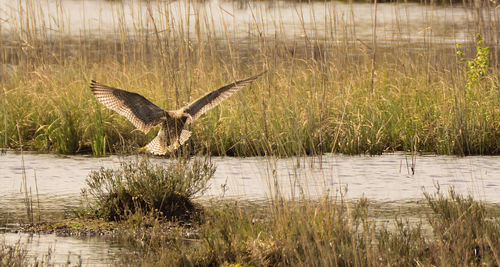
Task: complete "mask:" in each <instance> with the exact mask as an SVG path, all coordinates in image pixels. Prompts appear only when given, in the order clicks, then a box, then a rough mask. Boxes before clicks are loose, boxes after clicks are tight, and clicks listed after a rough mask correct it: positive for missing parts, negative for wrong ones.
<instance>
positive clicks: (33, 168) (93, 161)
mask: <svg viewBox="0 0 500 267" xmlns="http://www.w3.org/2000/svg"><path fill="white" fill-rule="evenodd" d="M136 159H137V157H136V156H127V157H119V156H110V157H104V158H94V157H89V156H57V155H52V154H26V153H25V154H24V155H21V154H20V153H13V152H8V153H7V154H5V155H2V156H0V162H1V163H0V183H1V184H2V185H3V186H2V187H0V207H3V208H0V210H3V212H5V209H8V211H10V212H13V213H15V212H16V211H22V212H24V203H23V199H24V197H25V194H24V189H23V188H24V186H23V182H22V181H23V175H25V177H26V181H27V183H26V185H27V186H26V188H27V190H28V192H31V196H32V199H33V200H34V202H35V207H34V209H35V210H37V209H38V201H37V200H38V199H39V200H40V209H41V210H42V211H50V210H53V211H58V210H59V211H63V210H64V209H65V208H67V207H75V206H78V205H79V204H80V201H81V200H80V198H79V196H80V193H81V190H82V189H83V188H84V187H85V178H86V177H87V176H88V175H89V173H90V172H91V171H92V170H98V169H99V168H100V167H106V168H118V167H119V166H120V163H121V162H123V161H130V160H136ZM151 160H152V162H154V163H156V164H162V163H165V162H168V161H169V159H161V158H152V159H151ZM212 162H214V163H215V165H216V167H217V171H216V172H215V175H214V177H213V179H212V180H211V181H210V189H209V190H208V191H207V192H206V193H205V195H203V196H201V198H214V197H224V198H238V199H245V200H255V201H262V200H266V199H268V198H269V197H271V196H275V195H276V194H279V195H280V196H283V197H285V198H288V199H293V198H297V197H300V196H301V195H303V196H305V197H309V198H317V197H321V196H324V195H325V194H327V193H329V194H330V195H332V194H337V193H340V192H343V191H345V190H347V193H346V195H345V196H346V197H347V198H354V199H355V198H360V197H362V196H365V197H367V198H369V199H373V200H377V201H399V200H402V201H406V200H411V199H418V198H421V197H422V192H423V191H427V192H433V191H435V186H436V185H437V184H439V185H440V187H441V188H442V189H443V190H447V189H446V188H447V187H450V186H453V187H454V188H455V189H456V190H457V191H458V192H460V193H462V194H472V195H473V196H474V197H475V198H476V199H478V200H483V201H487V202H492V203H500V194H498V192H497V190H498V189H499V188H500V157H498V156H474V157H453V156H417V157H415V158H414V161H413V162H414V163H412V158H411V156H410V155H405V154H387V155H382V156H343V155H333V154H327V155H324V156H322V157H308V158H287V159H275V158H258V157H250V158H232V157H214V158H212ZM412 164H413V165H414V170H415V173H414V174H412V170H411V167H412ZM36 192H38V194H37V193H36ZM5 207H7V208H5Z"/></svg>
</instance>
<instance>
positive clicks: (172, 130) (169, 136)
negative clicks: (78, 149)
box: [90, 71, 266, 155]
mask: <svg viewBox="0 0 500 267" xmlns="http://www.w3.org/2000/svg"><path fill="white" fill-rule="evenodd" d="M264 73H266V71H264V72H262V73H259V74H257V75H255V76H252V77H249V78H246V79H243V80H239V81H235V82H233V83H230V84H227V85H225V86H223V87H221V88H219V89H216V90H213V91H211V92H209V93H207V94H205V95H204V96H202V97H200V98H198V99H197V100H195V101H193V102H191V103H189V104H187V105H185V106H184V107H181V108H180V109H177V110H169V111H165V110H163V109H161V108H160V107H158V106H156V105H155V104H153V103H152V102H150V101H149V100H148V99H146V98H145V97H144V96H142V95H140V94H137V93H134V92H129V91H125V90H122V89H118V88H113V87H110V86H107V85H104V84H101V83H99V82H97V81H95V80H91V83H90V89H91V91H92V93H93V95H94V97H95V98H96V100H97V101H98V102H99V103H101V104H102V105H104V106H105V107H106V108H108V109H111V110H113V111H115V112H116V113H118V114H120V115H122V116H124V117H125V118H127V119H128V120H129V121H130V122H131V123H132V124H133V125H134V126H135V127H136V128H137V129H139V130H140V131H142V132H143V133H145V134H147V133H148V132H149V131H150V130H151V128H153V127H155V126H157V125H161V126H160V129H159V131H158V134H157V135H156V137H155V138H154V139H153V140H152V141H151V142H149V143H148V144H147V145H146V146H145V147H143V148H142V149H143V150H147V151H149V152H150V153H151V154H153V155H165V154H167V153H168V152H172V151H175V150H176V149H178V148H179V147H180V146H182V145H183V144H184V143H185V142H186V141H187V140H188V139H189V138H190V137H191V132H190V131H189V130H187V129H186V126H187V125H189V124H191V123H193V122H194V121H195V120H196V119H198V118H199V117H200V116H201V115H203V114H204V113H205V112H207V111H209V110H210V109H212V108H214V107H216V106H217V105H219V104H220V103H221V102H222V101H224V100H225V99H227V98H229V97H230V96H232V95H233V94H234V93H236V92H238V91H239V90H241V89H242V88H243V87H245V86H247V85H249V84H251V83H252V82H253V81H254V80H255V79H257V78H258V77H260V76H262V75H263V74H264Z"/></svg>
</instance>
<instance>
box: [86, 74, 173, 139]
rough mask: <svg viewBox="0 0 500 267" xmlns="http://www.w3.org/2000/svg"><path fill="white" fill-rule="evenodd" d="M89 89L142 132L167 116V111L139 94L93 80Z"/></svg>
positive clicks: (145, 131) (101, 101)
mask: <svg viewBox="0 0 500 267" xmlns="http://www.w3.org/2000/svg"><path fill="white" fill-rule="evenodd" d="M90 89H91V90H92V93H93V94H94V96H95V98H96V99H97V101H99V102H100V103H101V104H103V105H104V106H105V107H107V108H109V109H111V110H113V111H116V112H117V113H118V114H120V115H122V116H124V117H125V118H127V119H128V120H129V121H130V122H132V124H134V126H135V127H136V128H137V129H139V130H141V131H143V132H144V133H147V132H148V131H149V130H150V129H151V127H153V126H155V125H156V124H158V123H160V122H161V118H162V117H165V116H168V114H167V112H165V111H164V110H163V109H161V108H159V107H158V106H156V105H155V104H153V103H151V102H149V100H147V99H146V98H144V97H143V96H141V95H139V94H136V93H131V92H127V91H124V90H121V89H117V88H112V87H109V86H106V85H103V84H100V83H98V82H96V81H94V80H92V82H91V83H90Z"/></svg>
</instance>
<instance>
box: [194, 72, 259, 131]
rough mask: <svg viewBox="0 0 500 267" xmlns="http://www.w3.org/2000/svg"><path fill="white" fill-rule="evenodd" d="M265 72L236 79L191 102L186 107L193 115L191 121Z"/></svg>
mask: <svg viewBox="0 0 500 267" xmlns="http://www.w3.org/2000/svg"><path fill="white" fill-rule="evenodd" d="M264 73H266V72H265V71H264V72H262V73H260V74H257V75H255V76H253V77H250V78H247V79H244V80H240V81H236V82H234V83H231V84H228V85H226V86H223V87H221V88H219V89H217V90H214V91H212V92H210V93H208V94H206V95H204V96H202V97H200V98H198V99H197V100H195V101H194V102H192V103H191V104H189V105H188V106H187V107H186V109H185V112H187V113H188V114H189V115H191V122H192V121H194V120H196V119H197V118H198V117H200V116H201V115H203V113H205V112H207V111H209V110H210V109H212V108H214V107H215V106H217V105H218V104H219V103H220V102H222V101H224V100H225V99H227V98H228V97H230V96H231V95H233V94H234V93H236V92H238V91H239V90H240V89H241V88H243V87H245V86H247V85H249V84H250V83H252V82H253V81H254V80H255V79H257V78H258V77H260V76H261V75H262V74H264Z"/></svg>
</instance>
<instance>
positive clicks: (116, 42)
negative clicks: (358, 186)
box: [0, 1, 500, 266]
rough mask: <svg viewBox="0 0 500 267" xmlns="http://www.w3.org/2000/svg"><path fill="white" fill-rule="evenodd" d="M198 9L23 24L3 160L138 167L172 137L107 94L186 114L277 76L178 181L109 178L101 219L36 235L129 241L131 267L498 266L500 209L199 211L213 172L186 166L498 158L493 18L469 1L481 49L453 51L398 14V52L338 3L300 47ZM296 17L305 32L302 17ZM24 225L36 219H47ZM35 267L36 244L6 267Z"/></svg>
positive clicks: (437, 202)
mask: <svg viewBox="0 0 500 267" xmlns="http://www.w3.org/2000/svg"><path fill="white" fill-rule="evenodd" d="M185 2H186V5H187V9H186V10H184V11H186V12H185V13H176V12H177V11H175V10H173V9H171V6H173V5H169V4H168V3H164V2H160V1H158V2H156V1H152V2H149V1H148V2H147V3H142V2H141V3H142V4H140V5H139V6H140V8H139V10H138V12H136V13H135V12H130V13H128V11H129V10H128V9H126V7H125V5H121V6H118V7H117V8H116V9H113V11H112V12H113V13H112V14H113V15H114V16H116V17H115V20H113V21H114V23H113V24H112V26H111V27H110V28H105V27H104V26H103V29H99V28H98V30H96V29H95V28H93V29H92V30H85V29H84V30H80V31H78V32H77V33H76V34H75V32H71V31H70V28H71V26H72V25H68V24H67V22H66V17H67V14H66V13H65V12H66V11H65V10H64V9H63V8H59V9H58V8H56V9H55V11H54V13H52V14H50V16H49V17H47V16H46V13H45V9H44V8H45V6H44V4H43V3H42V2H39V1H19V2H18V4H19V5H20V8H18V9H17V10H15V11H14V12H11V13H10V14H9V15H10V17H8V19H5V20H0V63H1V65H0V71H1V75H0V90H1V92H0V93H1V98H2V101H1V102H0V105H1V112H0V124H1V125H2V126H0V136H1V138H0V145H1V147H2V148H6V149H13V150H17V151H24V150H33V151H40V152H52V153H60V154H75V153H87V154H93V155H96V156H104V155H106V154H110V153H116V154H133V153H137V152H136V151H137V150H138V148H139V147H142V146H144V145H145V144H146V143H147V142H148V141H149V140H151V138H152V137H153V136H154V135H155V134H156V133H154V131H152V132H150V133H149V134H147V135H144V134H142V133H140V132H138V131H134V127H133V125H132V124H131V123H129V122H128V121H127V120H126V119H124V118H122V117H120V116H119V115H117V114H116V113H113V112H110V111H108V110H106V109H105V108H104V107H102V106H100V105H99V104H98V103H97V102H96V101H95V100H94V98H93V97H92V95H91V92H90V90H89V82H90V80H91V79H95V80H97V81H99V82H102V83H104V84H108V85H110V86H114V87H118V88H122V89H126V90H130V91H134V92H137V93H140V94H141V95H144V96H145V97H146V98H148V99H151V100H153V101H152V102H154V103H155V104H157V105H158V106H160V107H162V108H164V109H175V108H178V107H180V106H182V105H184V104H186V103H188V102H190V101H191V100H193V99H196V98H197V97H198V96H201V95H203V94H204V93H206V92H208V91H210V90H212V89H215V88H217V87H219V86H222V85H224V84H227V83H228V82H231V81H234V80H237V79H239V78H243V77H248V76H251V75H253V74H256V73H259V72H261V71H262V70H268V72H267V73H266V74H265V76H264V77H263V78H262V79H259V80H257V81H255V83H254V84H252V85H251V86H249V87H248V88H245V89H244V90H242V91H241V92H240V93H239V94H238V95H237V96H235V97H233V98H232V99H231V100H228V101H226V102H224V103H223V104H222V105H220V106H218V107H217V108H215V109H214V110H212V111H210V112H208V113H207V114H205V115H204V116H203V117H202V118H200V120H199V121H197V123H195V124H193V125H192V129H190V130H192V132H193V135H192V137H191V139H190V141H188V143H187V144H186V146H184V147H183V148H182V149H180V150H179V151H177V152H176V153H175V155H171V157H172V162H170V163H169V164H165V165H154V164H152V163H151V162H149V161H148V159H147V158H144V159H143V160H140V161H135V162H128V163H124V164H122V165H121V167H120V168H119V169H105V168H102V169H100V170H99V171H94V172H92V173H90V174H89V176H88V177H87V187H86V188H85V191H84V193H82V199H84V200H85V205H83V206H82V207H81V208H80V209H78V210H75V211H74V214H73V216H72V217H69V218H67V219H65V220H63V221H58V222H43V223H38V224H34V223H33V215H31V220H30V221H31V224H30V225H27V226H26V227H24V228H23V229H21V230H22V231H27V232H43V233H47V232H55V233H59V234H69V235H72V234H82V235H83V234H90V235H101V234H102V235H110V236H114V237H116V238H118V239H119V240H120V242H122V243H123V244H126V245H127V247H129V248H131V249H132V250H133V251H134V254H133V255H131V254H126V253H124V255H120V260H121V261H122V263H123V264H132V265H145V266H157V265H172V264H175V265H186V266H194V265H195V266H207V265H211V266H219V265H223V266H229V265H231V266H240V265H245V266H246V265H249V266H250V265H259V266H262V265H277V266H288V265H326V266H334V265H340V266H346V265H349V266H368V265H373V266H379V265H384V266H387V265H388V266H414V265H425V266H430V265H433V266H434V265H440V266H448V265H453V266H455V265H476V266H477V265H487V266H495V265H500V241H499V240H500V228H499V223H498V222H499V219H500V215H499V212H498V206H497V205H495V204H488V203H483V202H481V201H476V200H473V199H472V198H471V197H465V196H462V195H460V194H457V193H455V192H454V191H453V190H450V191H449V192H442V191H441V190H439V189H438V190H437V192H436V193H435V194H425V195H424V198H423V200H422V201H421V202H422V203H418V204H417V205H416V206H414V207H412V208H411V209H412V210H411V212H412V213H411V214H412V216H417V217H418V220H416V221H410V220H409V219H407V218H406V217H405V216H404V215H402V212H401V211H391V212H390V214H389V215H387V214H384V215H382V214H380V213H379V211H378V209H374V208H373V206H377V205H378V204H377V203H373V202H370V201H369V200H368V199H365V198H361V199H359V200H354V201H350V200H349V201H348V200H347V199H346V198H345V197H344V195H343V193H342V192H341V191H338V192H337V194H334V195H332V194H331V193H330V194H326V195H325V196H323V197H322V198H321V199H319V200H311V199H307V198H304V197H301V198H298V199H295V200H285V199H283V198H281V197H280V196H279V195H276V196H274V195H273V196H272V197H270V198H269V199H268V200H267V201H266V202H264V203H259V204H258V205H256V204H255V203H252V202H250V201H244V200H242V201H233V200H226V199H224V198H222V197H221V198H220V199H217V198H215V199H213V200H211V201H206V202H201V201H197V200H195V199H193V198H194V197H195V196H197V195H198V194H201V193H202V192H203V191H204V190H205V189H206V183H207V181H208V180H209V179H210V177H211V176H212V175H213V173H214V172H215V166H214V165H212V164H211V163H210V161H209V160H206V161H200V160H197V159H191V160H186V159H185V158H186V157H188V156H189V155H206V156H216V155H223V156H224V155H231V156H271V157H287V156H305V155H321V154H323V153H330V152H332V153H345V154H363V153H367V154H381V153H384V152H393V151H411V152H430V153H437V154H449V155H461V156H462V155H477V154H480V155H497V154H499V153H500V120H499V117H500V72H499V70H498V67H499V66H500V62H499V60H500V57H499V54H498V52H499V50H498V43H499V39H498V38H499V36H498V32H497V29H499V28H500V25H499V19H498V10H497V9H496V8H495V7H494V6H490V4H488V5H486V4H485V5H472V4H470V3H468V2H463V5H465V6H467V7H466V9H467V10H466V11H464V12H465V14H467V15H470V16H469V17H467V18H468V21H467V27H469V28H470V29H469V34H468V35H465V36H464V37H462V38H461V39H460V42H457V43H453V44H450V43H449V42H444V41H443V42H441V41H440V40H442V39H440V38H437V37H435V36H434V35H433V34H432V31H431V30H429V29H428V28H425V29H424V30H423V32H425V33H424V38H423V39H421V40H413V39H411V38H410V36H408V35H406V32H411V31H412V27H413V25H410V24H405V23H403V22H402V21H404V19H405V15H404V14H399V13H398V14H395V15H394V16H395V20H394V22H393V23H394V25H392V26H394V28H397V29H398V31H396V32H393V33H392V34H393V37H392V39H391V40H390V42H388V41H380V40H378V39H377V34H380V28H381V27H382V26H380V25H379V26H377V19H376V16H374V17H373V16H372V19H373V22H374V24H373V34H372V36H371V40H367V39H359V38H358V36H357V35H356V31H357V30H359V28H357V25H356V21H355V20H354V19H353V18H351V19H352V20H351V19H349V17H348V15H346V14H348V13H342V12H337V11H336V10H335V8H334V6H330V2H329V3H326V2H325V3H324V5H325V9H327V8H332V12H331V13H328V12H327V15H326V16H324V17H323V18H324V21H321V23H320V21H315V20H314V21H315V23H314V24H306V23H305V22H304V21H300V22H299V23H298V24H299V25H298V26H299V31H298V32H299V33H298V34H295V35H294V37H293V38H290V35H289V32H287V30H286V29H287V27H288V25H286V24H283V23H281V20H280V19H279V18H273V19H274V20H272V21H267V18H266V22H264V21H265V19H264V18H263V15H262V14H263V13H262V12H263V11H262V10H261V9H257V8H256V9H252V7H249V8H250V13H251V14H252V20H251V21H253V22H251V23H249V24H248V25H247V26H248V28H247V30H246V31H241V29H240V30H238V29H236V28H232V27H230V26H231V25H229V24H230V23H229V22H228V21H224V20H217V23H215V22H214V21H215V20H216V18H215V17H210V16H207V14H209V13H207V12H205V11H204V10H203V8H202V7H201V6H198V4H200V5H203V3H204V2H203V1H201V2H199V3H198V2H194V3H191V2H190V1H185ZM183 3H184V2H183ZM488 3H489V2H488ZM316 4H317V3H316ZM320 4H321V3H320ZM469 4H470V6H468V5H469ZM120 7H121V8H120ZM373 8H374V11H375V14H376V5H375V6H374V7H373ZM221 12H226V13H228V11H227V10H223V11H221ZM294 12H295V13H296V14H298V15H299V17H300V16H301V15H303V13H302V9H300V8H295V9H294ZM311 12H312V13H311V14H310V15H309V16H311V17H313V18H315V16H316V15H315V14H314V11H311ZM425 14H427V13H425ZM425 14H424V13H422V15H425ZM344 15H345V16H346V17H344ZM233 17H235V16H233ZM423 17H425V18H427V17H426V16H423ZM215 24H217V25H215ZM424 24H425V23H424ZM85 25H86V24H85V23H84V28H85V27H86V26H85ZM89 25H90V23H89ZM431 26H432V24H431ZM431 26H429V27H430V28H432V27H431ZM107 27H109V26H107ZM384 27H385V26H384ZM457 27H458V26H457ZM454 30H455V28H451V29H449V31H454ZM110 32H111V33H110ZM477 33H479V34H477ZM459 43H460V44H459ZM409 175H410V174H409ZM35 179H36V174H35ZM82 179H83V177H82ZM269 179H272V177H270V178H269ZM270 183H271V181H270ZM24 190H25V191H26V192H25V193H26V194H28V190H27V189H26V188H25V189H24ZM270 191H272V190H270ZM32 202H33V201H31V202H29V201H28V202H27V203H32ZM26 209H27V213H28V217H30V212H31V214H33V207H32V205H31V206H30V205H26ZM35 210H36V207H35ZM403 214H404V213H403ZM410 217H411V216H410ZM27 262H28V259H27V256H26V250H25V248H23V247H22V245H16V246H11V245H2V246H1V247H0V265H10V266H16V265H18V266H22V265H25V264H26V263H27ZM37 262H38V261H35V264H37ZM46 262H48V261H46ZM38 264H39V265H40V263H38ZM41 265H42V266H44V263H41ZM46 265H50V263H47V264H46Z"/></svg>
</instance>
